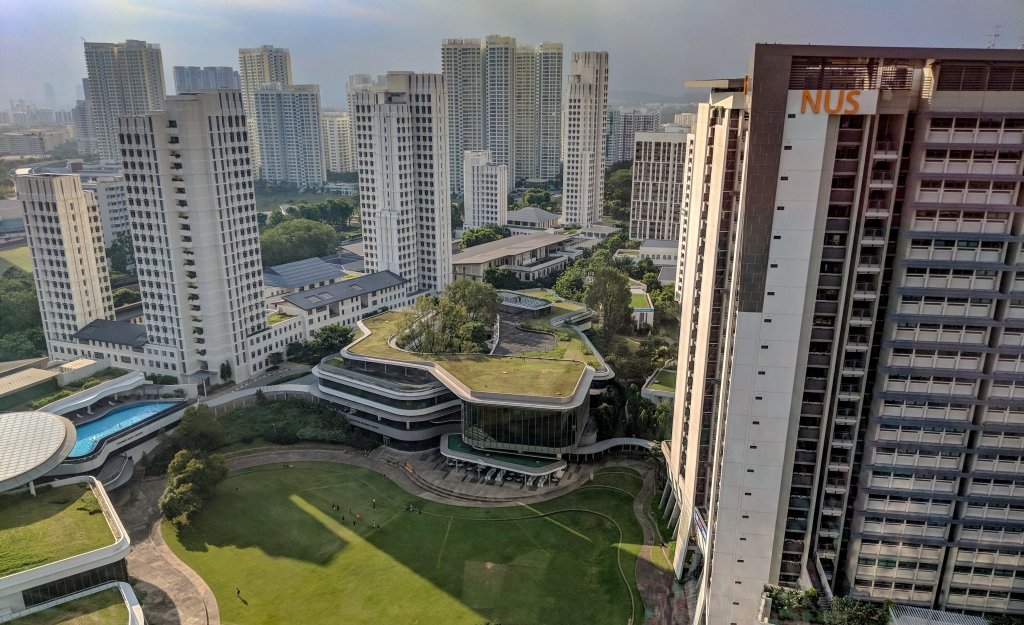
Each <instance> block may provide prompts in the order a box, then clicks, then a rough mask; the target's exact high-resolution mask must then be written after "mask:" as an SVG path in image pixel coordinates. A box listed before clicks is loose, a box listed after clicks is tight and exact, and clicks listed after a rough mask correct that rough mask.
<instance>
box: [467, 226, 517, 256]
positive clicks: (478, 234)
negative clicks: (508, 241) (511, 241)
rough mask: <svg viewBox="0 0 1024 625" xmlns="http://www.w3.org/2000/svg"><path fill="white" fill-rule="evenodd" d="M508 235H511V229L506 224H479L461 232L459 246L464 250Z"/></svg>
mask: <svg viewBox="0 0 1024 625" xmlns="http://www.w3.org/2000/svg"><path fill="white" fill-rule="evenodd" d="M510 236H512V230H510V229H509V227H508V226H494V225H491V226H481V227H479V228H472V229H470V230H466V231H465V232H463V233H462V239H461V240H460V242H459V247H460V249H463V250H464V249H467V248H470V247H473V246H474V245H481V244H483V243H490V242H491V241H497V240H499V239H504V238H506V237H510Z"/></svg>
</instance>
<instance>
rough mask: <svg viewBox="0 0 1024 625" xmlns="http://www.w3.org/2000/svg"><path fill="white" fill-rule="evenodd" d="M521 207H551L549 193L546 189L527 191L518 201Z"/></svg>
mask: <svg viewBox="0 0 1024 625" xmlns="http://www.w3.org/2000/svg"><path fill="white" fill-rule="evenodd" d="M519 205H520V206H521V207H525V206H537V207H540V208H547V207H550V206H551V192H550V191H548V190H547V189H532V188H531V189H527V190H526V191H524V192H523V197H522V198H521V199H520V200H519Z"/></svg>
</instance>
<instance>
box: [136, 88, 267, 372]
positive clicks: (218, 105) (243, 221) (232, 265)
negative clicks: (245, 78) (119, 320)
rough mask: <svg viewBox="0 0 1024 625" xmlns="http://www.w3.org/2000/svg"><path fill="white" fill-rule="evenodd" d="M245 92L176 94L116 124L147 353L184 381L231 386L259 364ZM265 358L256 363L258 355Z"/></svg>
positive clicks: (259, 281) (256, 253)
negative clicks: (226, 379)
mask: <svg viewBox="0 0 1024 625" xmlns="http://www.w3.org/2000/svg"><path fill="white" fill-rule="evenodd" d="M245 122H246V117H245V111H244V106H243V103H242V96H241V94H240V93H239V92H237V91H204V92H200V93H197V94H187V95H179V96H172V97H170V98H168V99H167V107H166V110H163V111H155V112H152V113H149V114H147V115H138V116H128V117H125V118H122V119H121V126H120V134H119V137H120V142H121V145H120V147H121V149H123V150H125V151H126V152H127V156H126V157H125V161H126V164H127V166H126V168H125V178H126V179H127V181H128V184H129V187H128V189H129V191H128V201H129V205H130V206H131V219H132V222H131V225H132V239H133V241H134V243H135V262H136V265H137V268H138V276H139V288H140V291H141V293H142V303H143V313H144V315H145V319H146V338H147V340H148V344H147V345H146V354H147V357H148V358H149V359H151V360H154V361H158V362H157V366H158V367H159V366H160V364H161V363H162V364H163V366H162V368H163V369H164V370H165V371H166V373H168V374H170V375H177V376H180V377H181V378H182V379H184V380H198V379H206V378H209V379H214V380H215V379H221V378H222V377H223V376H222V375H221V374H220V371H221V367H222V366H223V365H224V363H227V364H228V366H229V367H230V369H231V371H232V374H231V375H232V376H233V377H234V378H235V379H236V380H244V379H246V378H248V377H249V376H250V375H251V374H252V373H253V371H254V370H256V369H258V368H260V366H258V365H256V364H254V363H253V354H252V353H251V352H250V349H249V346H250V343H252V342H253V341H255V340H258V336H256V335H257V334H258V332H259V331H260V330H263V329H264V328H265V327H266V314H265V308H264V302H263V297H262V295H263V276H262V263H261V260H260V243H259V232H258V229H257V227H256V205H255V203H254V199H253V198H254V195H253V177H252V163H251V161H250V156H249V141H248V140H247V137H246V126H245ZM261 360H262V359H261Z"/></svg>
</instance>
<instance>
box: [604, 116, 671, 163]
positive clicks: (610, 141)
mask: <svg viewBox="0 0 1024 625" xmlns="http://www.w3.org/2000/svg"><path fill="white" fill-rule="evenodd" d="M659 126H661V113H644V112H642V111H608V136H607V138H606V139H605V145H604V164H605V165H606V166H611V165H614V164H615V163H623V162H627V161H632V160H633V153H634V147H635V145H636V134H637V133H638V132H654V131H656V130H658V127H659Z"/></svg>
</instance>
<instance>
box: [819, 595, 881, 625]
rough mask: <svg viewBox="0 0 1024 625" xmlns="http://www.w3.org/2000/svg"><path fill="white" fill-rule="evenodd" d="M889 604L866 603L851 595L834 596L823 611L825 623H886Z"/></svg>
mask: <svg viewBox="0 0 1024 625" xmlns="http://www.w3.org/2000/svg"><path fill="white" fill-rule="evenodd" d="M890 608H891V604H890V603H889V602H888V601H887V602H885V603H881V604H879V603H867V602H865V601H858V600H857V599H853V598H851V597H836V598H834V599H832V605H831V607H830V608H829V610H828V612H826V613H825V625H886V624H887V623H888V622H889V610H890Z"/></svg>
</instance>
